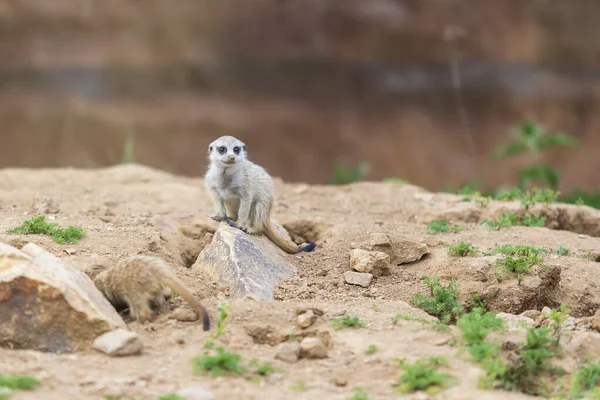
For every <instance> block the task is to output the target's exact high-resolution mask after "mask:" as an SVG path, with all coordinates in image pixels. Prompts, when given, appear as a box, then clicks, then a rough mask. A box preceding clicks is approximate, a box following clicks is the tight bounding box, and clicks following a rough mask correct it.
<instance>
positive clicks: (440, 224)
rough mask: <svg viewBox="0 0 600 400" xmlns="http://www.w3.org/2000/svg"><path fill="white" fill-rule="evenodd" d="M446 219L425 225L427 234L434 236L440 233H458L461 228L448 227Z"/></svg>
mask: <svg viewBox="0 0 600 400" xmlns="http://www.w3.org/2000/svg"><path fill="white" fill-rule="evenodd" d="M448 222H449V221H448V220H447V219H438V220H435V221H432V222H430V223H429V224H427V233H429V234H430V235H434V234H436V233H442V232H460V231H461V230H462V228H460V227H458V226H453V227H449V226H448Z"/></svg>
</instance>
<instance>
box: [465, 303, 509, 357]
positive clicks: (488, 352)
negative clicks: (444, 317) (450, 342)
mask: <svg viewBox="0 0 600 400" xmlns="http://www.w3.org/2000/svg"><path fill="white" fill-rule="evenodd" d="M456 326H457V327H458V328H459V329H460V330H461V332H462V339H463V341H464V342H466V344H467V345H468V346H469V352H470V353H471V357H473V359H474V360H475V361H476V362H482V361H483V360H486V359H488V358H493V357H496V356H497V355H498V354H500V345H498V344H495V343H489V342H486V341H485V339H486V337H487V335H488V334H489V333H490V332H494V331H501V330H502V329H503V322H502V320H501V319H499V318H496V314H494V313H492V312H485V310H484V309H483V308H475V309H473V311H471V312H470V313H468V314H464V315H463V316H461V317H460V318H459V319H458V321H456Z"/></svg>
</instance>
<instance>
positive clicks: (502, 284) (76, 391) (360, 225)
mask: <svg viewBox="0 0 600 400" xmlns="http://www.w3.org/2000/svg"><path fill="white" fill-rule="evenodd" d="M275 185H276V191H277V201H276V203H275V206H274V209H273V217H274V218H276V219H277V220H278V221H279V222H281V224H282V225H283V226H284V227H285V228H286V229H287V230H288V231H289V232H290V235H291V237H292V238H293V240H294V241H296V242H297V243H301V242H306V241H313V240H314V241H316V242H317V248H316V250H315V251H314V252H311V253H302V254H297V255H290V254H283V255H282V257H285V259H286V261H288V262H289V263H290V264H292V265H294V267H296V269H297V274H296V275H295V276H294V277H293V278H291V279H289V280H286V281H284V282H282V283H281V284H279V286H278V287H277V288H276V291H275V301H274V302H270V303H264V302H255V301H252V300H245V301H233V302H231V304H230V305H231V308H232V311H231V314H230V316H229V317H228V319H227V320H226V327H225V333H224V335H223V336H222V337H221V338H220V339H218V342H219V343H220V345H224V346H225V347H226V348H227V349H228V351H234V352H238V353H240V354H241V355H242V357H243V359H244V360H245V361H246V362H247V361H249V360H251V359H252V358H257V359H260V360H262V361H264V362H269V363H271V364H272V365H274V366H275V367H276V368H278V372H277V373H275V374H273V375H271V376H269V377H268V378H265V379H262V380H261V381H260V384H257V385H254V384H253V383H252V382H251V381H250V380H246V379H243V378H227V379H226V380H220V379H217V380H215V379H213V378H211V377H210V376H195V375H193V374H192V368H191V364H190V363H191V359H192V358H193V356H194V355H197V354H201V353H202V352H203V351H204V349H203V347H202V346H203V343H204V340H205V339H206V338H207V337H208V335H209V334H210V333H212V332H203V331H202V328H201V326H200V325H199V324H197V323H193V322H192V323H188V322H180V321H175V320H169V319H168V317H166V316H161V317H159V318H157V320H155V321H154V322H152V323H150V324H147V325H138V324H137V323H136V322H133V323H130V324H129V325H130V328H131V329H133V330H134V331H136V332H137V333H139V334H140V336H141V337H142V340H143V341H144V353H143V354H142V355H140V356H136V357H129V358H122V359H114V360H111V363H110V365H109V364H108V363H107V362H106V358H105V356H104V355H101V354H97V353H95V352H93V351H85V352H82V353H79V354H77V355H73V356H59V357H56V356H49V355H40V354H36V353H33V352H28V351H11V350H5V349H0V355H1V356H0V370H1V371H3V372H7V373H26V374H31V375H34V376H36V377H39V378H40V379H42V380H43V381H44V386H42V387H41V388H40V389H39V390H37V391H35V392H32V393H31V394H30V393H26V392H23V393H22V395H23V398H24V399H28V398H31V399H33V398H39V397H36V396H43V397H44V398H45V399H54V398H57V399H58V398H65V397H66V398H69V397H74V396H77V397H78V398H82V399H83V398H90V399H91V398H98V396H105V395H111V396H117V397H118V396H130V397H132V396H133V397H143V396H150V397H152V396H154V397H156V396H158V395H160V394H165V393H169V392H173V391H176V390H178V389H179V388H183V387H186V386H192V385H194V384H198V383H200V384H202V385H203V386H204V387H205V388H208V389H210V390H211V391H213V392H214V393H215V394H216V395H217V396H218V397H222V398H236V397H239V396H243V398H247V399H259V398H273V399H275V398H277V399H288V398H289V399H292V398H294V399H297V398H309V397H310V398H313V397H315V396H320V397H322V398H340V399H341V398H346V397H351V393H352V390H353V389H352V388H353V387H355V386H360V387H362V388H364V389H365V390H366V391H367V393H369V395H370V397H369V398H375V399H378V398H390V396H394V390H395V389H394V385H395V384H396V383H397V381H398V377H399V375H400V371H399V369H398V367H397V365H395V364H394V362H393V361H392V359H393V358H402V357H406V358H407V359H410V360H414V359H416V358H417V357H420V356H425V355H448V356H452V355H455V354H456V349H455V348H453V347H452V346H449V345H448V343H449V341H450V339H451V337H452V335H451V333H445V332H438V331H436V330H434V329H432V328H431V326H429V325H427V324H422V323H419V322H415V321H408V320H397V321H396V324H393V323H392V318H393V317H394V316H395V315H397V314H405V315H410V316H413V317H416V318H424V319H425V320H433V318H432V317H431V316H429V315H427V314H426V313H424V312H423V311H421V310H418V309H415V308H413V307H411V306H410V305H409V303H410V301H411V298H412V296H413V295H414V294H416V293H420V292H427V291H428V288H427V287H426V286H425V285H424V283H423V282H422V278H423V277H424V276H429V277H439V278H440V279H441V281H442V282H443V283H447V282H449V281H451V280H455V281H456V282H457V283H458V287H459V290H460V297H459V301H460V302H461V303H462V304H463V305H465V306H468V305H469V304H470V302H472V300H473V296H474V295H480V296H482V298H483V301H484V302H485V303H486V304H487V306H488V307H489V309H491V310H493V311H504V312H509V313H513V314H516V313H520V312H523V311H526V310H532V309H536V310H541V309H542V308H543V307H545V306H547V307H557V306H558V305H560V304H561V303H562V302H566V303H568V306H569V308H570V309H571V310H572V315H573V316H574V317H576V318H587V317H591V316H592V315H594V313H595V312H596V310H597V309H598V308H599V307H600V291H599V290H598V283H597V282H600V279H599V278H600V265H599V264H598V263H597V262H595V261H594V260H595V258H594V257H593V255H594V253H593V251H594V250H595V249H598V248H600V237H598V236H600V235H599V234H598V232H599V231H598V230H597V223H598V220H599V218H598V217H599V214H598V213H597V212H596V211H594V210H591V209H589V208H586V207H579V206H564V205H550V206H541V205H536V206H535V207H533V208H532V209H531V213H532V214H535V215H544V216H546V217H547V221H546V223H547V227H523V226H516V227H509V228H502V229H499V230H491V229H488V227H487V226H486V225H485V224H482V222H483V221H484V220H486V219H490V220H494V219H497V218H499V216H501V215H502V213H503V212H517V213H519V212H521V208H520V206H519V204H518V203H514V202H496V201H492V202H490V203H489V204H488V205H487V206H482V205H479V204H476V203H475V202H473V201H464V199H463V197H462V196H454V195H448V194H440V193H429V192H427V191H424V190H422V189H420V188H417V187H414V186H411V185H403V184H386V183H359V184H353V185H348V186H339V187H332V186H307V185H290V184H285V183H283V182H281V181H280V180H276V182H275ZM39 199H50V200H51V204H53V208H52V210H53V213H52V214H47V215H46V218H47V219H48V220H51V221H52V222H56V223H58V224H59V225H60V226H67V225H75V226H80V227H83V228H84V229H85V231H86V237H85V238H84V239H83V240H81V241H80V242H79V243H77V244H62V245H61V244H58V243H55V242H54V241H53V240H52V239H51V238H49V237H47V236H42V235H27V236H25V235H9V234H7V233H0V241H1V242H6V243H10V244H12V245H15V246H17V247H21V246H22V245H23V244H25V243H26V242H27V241H31V242H33V243H35V244H38V245H39V246H42V247H43V248H45V249H47V250H48V251H50V252H51V253H53V254H54V255H56V256H57V257H59V258H60V259H61V260H62V261H63V262H64V263H65V264H66V265H69V266H72V267H74V268H78V269H81V270H83V271H85V272H86V273H88V274H89V275H91V276H93V275H95V274H97V273H98V272H99V271H101V270H103V269H104V268H105V267H106V266H108V265H110V264H112V263H114V262H116V261H117V260H120V259H122V258H124V257H127V256H131V255H135V254H149V255H155V256H159V257H162V258H164V259H165V260H166V261H167V262H168V263H169V264H170V265H171V266H172V268H173V270H174V272H175V273H176V275H177V276H178V277H179V278H180V279H181V280H182V281H183V282H184V283H185V285H186V286H187V287H189V288H190V290H191V291H192V293H193V294H194V295H195V296H196V297H197V298H199V299H201V300H202V302H203V304H205V305H206V306H207V308H208V310H209V312H210V314H211V316H212V318H213V320H214V321H215V322H216V320H217V317H218V315H219V311H218V309H217V306H218V303H219V301H220V300H221V299H223V298H227V296H228V290H229V289H228V288H226V287H220V286H218V285H217V284H213V283H209V282H204V281H202V280H201V279H200V278H199V276H198V275H197V274H196V273H194V271H192V270H191V269H190V267H191V265H192V264H193V263H194V261H195V260H196V258H197V256H198V254H199V253H200V251H202V249H203V248H204V247H205V246H206V245H207V244H208V243H210V242H211V240H212V237H213V234H214V232H215V229H216V228H217V224H216V223H215V222H213V221H212V220H211V219H210V215H212V214H211V211H212V203H211V200H210V198H209V197H208V196H207V195H206V193H205V191H204V189H203V186H202V180H201V179H190V178H183V177H178V176H171V175H169V174H165V173H162V172H160V171H155V170H152V169H149V168H145V167H140V166H135V165H130V166H122V167H114V168H110V169H101V170H72V169H65V170H59V169H55V170H37V171H30V170H4V171H1V172H0V232H6V231H7V230H8V229H9V228H12V227H15V226H17V225H20V224H21V223H22V222H23V221H24V220H26V219H28V218H30V217H32V216H35V215H37V213H39V212H43V211H44V208H43V207H34V205H35V204H36V201H38V202H39ZM50 200H49V201H50ZM57 210H58V211H57ZM439 219H448V220H449V226H451V227H458V228H460V230H458V231H456V232H445V233H437V234H430V233H428V227H427V224H428V223H430V222H432V221H434V220H439ZM384 239H385V240H384ZM386 240H387V242H389V245H388V244H386V243H387V242H386ZM461 241H464V242H469V243H472V244H473V245H475V246H477V247H478V248H479V250H480V251H479V253H478V254H476V255H475V256H470V257H454V256H450V255H449V254H448V250H447V246H448V245H455V244H457V243H459V242H461ZM382 243H383V244H382ZM507 244H511V245H527V246H534V247H536V248H543V249H545V250H546V251H547V253H544V254H542V258H543V262H540V263H539V265H535V266H534V267H532V269H531V271H530V272H528V273H526V274H524V276H523V279H522V280H521V282H519V280H517V278H516V277H515V275H513V274H511V273H507V272H506V271H504V272H502V274H501V275H502V279H498V271H502V269H501V267H502V266H501V264H500V259H501V258H502V257H503V256H502V255H500V254H489V255H486V254H483V252H484V251H486V250H490V249H494V248H496V246H499V245H507ZM559 247H561V248H563V249H569V252H568V254H564V252H563V253H561V254H560V255H559V254H558V253H557V252H556V250H557V249H558V248H559ZM353 249H366V251H371V250H377V251H382V252H384V253H385V254H387V255H388V256H389V257H388V258H382V259H385V260H388V259H389V263H390V264H389V273H388V271H387V270H386V273H385V274H381V275H378V276H376V277H374V278H373V280H372V282H371V284H370V285H369V286H368V287H365V288H363V287H360V286H354V285H348V284H346V283H345V282H344V273H345V272H347V271H349V270H350V252H351V250H353ZM413 253H414V254H415V257H413V258H412V259H411V260H401V258H399V257H400V256H402V255H406V254H413ZM399 260H400V261H399ZM172 301H173V302H175V303H178V302H180V300H179V299H175V300H172ZM303 307H304V309H306V308H307V307H313V308H315V309H319V310H320V312H319V313H317V314H315V315H317V317H316V320H315V322H314V325H312V326H311V327H309V328H307V329H300V328H298V327H297V326H296V310H297V309H298V308H303ZM343 315H347V316H357V317H359V318H360V319H361V320H362V321H363V322H365V323H366V327H365V328H362V329H342V330H339V331H338V330H335V329H333V327H332V320H333V319H334V318H337V317H340V316H343ZM213 326H214V325H213ZM305 337H316V338H319V339H320V340H321V341H322V342H323V343H325V345H326V347H327V351H328V356H327V358H325V359H321V360H310V359H304V358H303V359H300V361H298V362H297V363H295V364H287V363H284V362H281V361H279V360H277V359H276V358H275V354H276V352H277V351H278V346H279V345H281V344H282V343H289V342H294V341H296V342H300V341H301V340H302V339H303V338H305ZM586 340H587V339H586ZM370 345H375V346H376V347H377V348H379V351H378V352H377V353H375V354H372V355H368V354H365V352H366V350H367V348H369V346H370ZM450 359H451V361H450V362H451V369H452V370H453V373H455V374H456V376H458V377H460V383H459V384H458V386H456V387H454V388H452V389H448V390H447V391H446V392H445V394H446V395H447V396H446V398H455V399H460V398H466V397H465V393H467V396H468V398H476V397H479V396H482V397H484V398H490V399H492V398H505V397H514V398H525V397H524V396H521V395H518V394H507V393H500V392H484V391H480V390H478V389H476V387H477V379H478V376H479V374H480V373H481V369H480V368H479V367H477V366H476V365H475V364H473V363H471V362H469V361H466V360H464V359H462V358H460V357H456V358H452V357H451V358H450ZM157 362H159V363H160V365H161V366H160V369H157ZM365 365H367V366H368V367H367V368H365ZM228 379H232V381H229V380H228ZM233 381H235V383H231V382H233ZM298 382H303V385H304V386H305V389H306V390H300V391H298V390H295V389H294V388H296V389H297V388H298V387H299V386H301V385H300V384H299V383H298ZM51 387H53V388H54V389H53V390H52V389H51Z"/></svg>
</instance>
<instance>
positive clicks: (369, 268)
mask: <svg viewBox="0 0 600 400" xmlns="http://www.w3.org/2000/svg"><path fill="white" fill-rule="evenodd" d="M350 268H352V269H353V270H355V271H358V272H367V273H370V274H373V276H375V277H380V276H384V275H389V273H390V256H388V255H387V254H385V253H382V252H381V251H366V250H362V249H354V250H352V251H351V252H350Z"/></svg>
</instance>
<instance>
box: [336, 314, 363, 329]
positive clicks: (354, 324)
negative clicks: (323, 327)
mask: <svg viewBox="0 0 600 400" xmlns="http://www.w3.org/2000/svg"><path fill="white" fill-rule="evenodd" d="M331 324H332V325H333V327H334V329H336V330H340V329H342V328H363V327H365V326H366V324H365V323H364V322H362V321H361V320H360V318H358V317H350V316H348V315H345V316H343V317H339V318H335V319H333V320H332V321H331Z"/></svg>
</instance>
